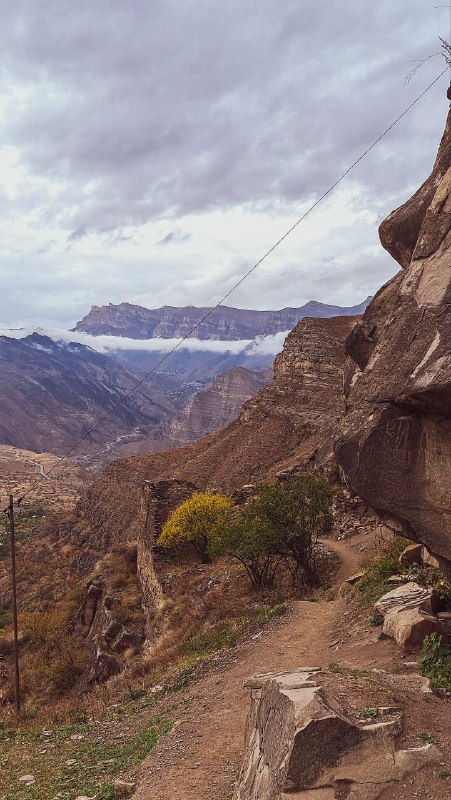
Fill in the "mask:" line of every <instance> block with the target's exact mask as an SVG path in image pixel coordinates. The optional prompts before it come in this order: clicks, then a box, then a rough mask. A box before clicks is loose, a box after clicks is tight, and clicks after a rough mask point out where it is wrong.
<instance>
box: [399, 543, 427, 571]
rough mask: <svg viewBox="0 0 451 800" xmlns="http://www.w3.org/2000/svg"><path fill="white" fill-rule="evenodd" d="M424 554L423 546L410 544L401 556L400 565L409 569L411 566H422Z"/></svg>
mask: <svg viewBox="0 0 451 800" xmlns="http://www.w3.org/2000/svg"><path fill="white" fill-rule="evenodd" d="M422 552H423V545H422V544H410V545H409V546H408V547H406V549H405V550H403V551H402V553H401V555H400V556H399V563H400V564H401V566H402V567H408V566H409V565H410V564H421V556H422Z"/></svg>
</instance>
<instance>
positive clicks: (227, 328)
mask: <svg viewBox="0 0 451 800" xmlns="http://www.w3.org/2000/svg"><path fill="white" fill-rule="evenodd" d="M370 300H371V297H367V299H366V300H364V302H363V303H360V304H359V305H356V306H352V307H349V308H343V307H341V306H333V305H327V304H326V303H318V302H316V301H314V300H311V301H309V302H308V303H305V305H303V306H301V307H300V308H283V309H281V310H280V311H252V310H249V309H244V308H229V307H228V306H219V307H218V308H216V309H214V311H213V313H212V314H211V316H210V317H209V318H208V319H206V320H205V322H203V323H202V325H201V326H200V327H199V328H197V329H196V331H195V332H193V333H192V334H190V331H191V329H192V328H193V326H194V325H196V323H197V322H199V320H200V319H202V317H204V316H205V315H206V314H207V313H208V312H209V311H212V309H211V308H207V307H206V308H197V307H196V306H186V307H185V308H176V307H173V306H163V307H162V308H156V309H149V308H142V307H141V306H136V305H132V304H131V303H120V304H119V305H113V303H109V305H107V306H93V307H92V308H91V311H90V312H89V314H87V315H86V316H85V317H83V319H82V320H81V321H80V322H77V324H76V326H75V328H74V330H75V331H84V332H85V333H91V334H93V335H95V336H99V335H101V334H107V335H109V336H128V337H130V338H132V339H150V338H154V337H159V338H163V339H171V338H174V337H175V338H180V337H182V336H186V335H187V334H189V335H191V336H192V337H194V338H196V339H202V340H222V341H234V340H240V339H255V337H257V336H271V335H273V334H275V333H280V332H282V331H290V330H291V329H292V328H294V326H295V325H296V323H297V322H299V320H300V319H302V318H303V317H317V318H318V317H320V318H325V317H339V316H354V315H356V314H362V313H363V311H364V310H365V308H366V307H367V305H368V303H369V302H370Z"/></svg>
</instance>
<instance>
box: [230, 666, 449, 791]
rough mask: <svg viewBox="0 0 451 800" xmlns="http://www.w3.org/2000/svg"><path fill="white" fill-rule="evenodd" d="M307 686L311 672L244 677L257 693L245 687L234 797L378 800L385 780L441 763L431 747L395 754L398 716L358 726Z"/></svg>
mask: <svg viewBox="0 0 451 800" xmlns="http://www.w3.org/2000/svg"><path fill="white" fill-rule="evenodd" d="M262 679H263V683H262V682H261V681H262ZM314 683H315V673H314V672H311V673H306V672H295V673H281V674H275V675H271V676H266V679H265V676H258V677H257V678H254V679H250V682H249V684H250V685H251V686H258V687H259V688H253V689H251V707H250V711H249V716H248V720H247V725H246V735H245V746H246V749H245V754H244V761H243V766H242V769H241V773H240V777H239V781H238V784H237V787H236V790H235V793H234V800H296V798H297V800H335V799H336V798H339V797H349V798H352V800H377V798H378V797H379V796H380V795H381V794H382V792H383V791H384V790H385V789H387V788H388V787H389V786H390V784H391V783H392V782H394V781H401V780H404V778H405V777H406V776H407V775H409V774H411V773H412V772H414V771H416V770H417V769H421V768H422V767H424V766H426V765H428V764H434V763H438V762H439V761H440V758H441V754H440V752H439V751H438V750H437V748H435V747H434V746H433V745H426V746H425V747H420V748H414V749H411V750H396V746H395V737H396V736H397V735H398V734H399V733H400V731H401V729H402V724H401V716H400V715H399V716H398V717H396V718H395V719H394V720H393V721H390V722H379V723H376V724H371V725H357V724H355V723H354V722H353V721H351V720H350V719H348V718H347V716H346V715H345V713H344V712H343V711H342V710H340V708H339V705H338V702H337V700H334V701H329V699H328V698H327V696H326V694H325V692H324V691H323V689H322V688H321V687H320V686H318V685H316V686H315V685H312V684H314ZM293 687H295V688H293Z"/></svg>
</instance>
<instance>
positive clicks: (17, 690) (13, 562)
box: [8, 494, 20, 715]
mask: <svg viewBox="0 0 451 800" xmlns="http://www.w3.org/2000/svg"><path fill="white" fill-rule="evenodd" d="M8 516H9V530H10V542H11V545H10V546H11V580H12V588H13V629H14V697H15V704H16V714H17V715H19V714H20V672H19V633H18V625H17V584H16V529H15V523H14V497H13V495H12V494H10V496H9V507H8Z"/></svg>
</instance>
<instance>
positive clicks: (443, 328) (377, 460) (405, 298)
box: [336, 112, 451, 571]
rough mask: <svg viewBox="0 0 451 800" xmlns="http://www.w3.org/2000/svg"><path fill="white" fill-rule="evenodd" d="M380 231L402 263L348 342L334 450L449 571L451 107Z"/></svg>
mask: <svg viewBox="0 0 451 800" xmlns="http://www.w3.org/2000/svg"><path fill="white" fill-rule="evenodd" d="M380 237H381V241H382V244H383V245H384V246H385V247H386V248H387V249H388V251H389V252H390V253H391V254H392V255H393V256H394V257H395V258H396V259H397V260H398V261H399V263H400V264H401V266H402V267H403V269H402V271H401V272H400V273H398V274H397V275H396V276H395V277H394V278H393V279H392V280H390V281H389V282H388V283H387V284H386V285H385V286H384V287H383V288H382V289H381V290H380V291H379V292H378V294H377V295H376V296H375V297H374V299H373V300H372V302H371V303H370V305H369V306H368V308H367V310H366V312H365V314H364V316H363V318H362V320H361V321H360V322H359V323H358V324H357V326H356V327H355V329H354V330H353V331H352V333H351V335H350V337H349V339H348V341H347V352H348V355H349V356H350V358H351V359H352V362H353V363H352V362H350V363H349V365H348V367H347V369H346V375H345V393H346V396H347V413H346V415H345V418H344V420H343V423H342V425H341V430H340V433H339V435H338V440H337V443H336V453H337V456H338V460H339V462H340V464H341V466H342V468H343V470H344V472H345V474H346V476H347V479H348V481H349V483H350V485H351V486H352V488H353V489H354V491H355V492H356V493H357V494H358V495H359V496H360V497H362V498H363V499H364V500H365V501H366V502H368V503H370V504H371V505H372V506H373V508H375V509H377V510H378V512H379V513H380V514H381V516H382V517H383V518H389V519H390V520H391V522H392V524H393V525H394V526H395V528H396V529H397V530H398V531H399V532H402V533H403V534H404V535H405V536H407V537H409V538H411V539H413V540H414V541H419V542H422V543H424V544H425V545H426V546H427V548H428V549H429V551H430V552H431V553H433V554H434V555H435V556H437V557H438V558H439V559H440V561H441V565H442V567H443V568H444V569H447V570H448V571H451V112H450V114H449V116H448V120H447V123H446V129H445V133H444V135H443V138H442V142H441V145H440V149H439V152H438V156H437V159H436V162H435V165H434V169H433V171H432V174H431V176H430V177H429V178H428V180H427V181H426V182H425V183H424V184H423V186H422V187H421V188H420V189H419V190H418V192H417V193H416V194H415V195H414V196H413V198H412V199H411V200H409V201H408V202H407V203H406V204H405V205H404V206H402V207H401V208H399V209H397V210H396V211H394V212H393V213H392V214H390V216H389V217H388V218H387V219H386V220H385V222H383V223H382V225H381V228H380Z"/></svg>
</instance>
